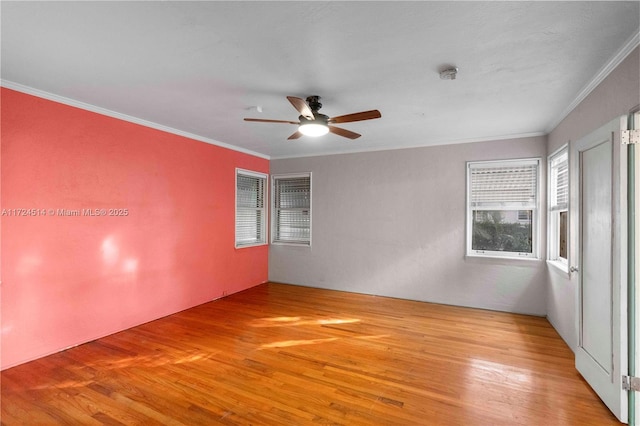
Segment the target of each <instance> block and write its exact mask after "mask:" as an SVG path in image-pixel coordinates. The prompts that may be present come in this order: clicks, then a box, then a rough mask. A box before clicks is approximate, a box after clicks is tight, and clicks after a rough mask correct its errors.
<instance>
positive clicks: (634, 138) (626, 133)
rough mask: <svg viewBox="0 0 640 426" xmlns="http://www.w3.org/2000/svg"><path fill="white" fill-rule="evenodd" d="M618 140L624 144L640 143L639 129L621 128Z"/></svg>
mask: <svg viewBox="0 0 640 426" xmlns="http://www.w3.org/2000/svg"><path fill="white" fill-rule="evenodd" d="M620 140H621V141H622V143H623V144H624V145H633V144H637V143H640V129H635V130H621V131H620Z"/></svg>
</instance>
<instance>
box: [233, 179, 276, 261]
mask: <svg viewBox="0 0 640 426" xmlns="http://www.w3.org/2000/svg"><path fill="white" fill-rule="evenodd" d="M240 175H241V176H244V177H250V178H256V179H262V180H263V184H262V185H263V186H262V188H263V201H262V207H255V208H254V207H239V206H238V176H240ZM268 188H269V175H268V174H266V173H262V172H256V171H253V170H246V169H241V168H236V173H235V217H234V225H235V227H234V244H235V248H236V249H240V248H247V247H257V246H264V245H267V244H269V240H268V235H267V224H268V210H269V208H268V206H269V191H268ZM240 208H244V209H247V210H252V209H255V210H256V211H261V212H262V215H261V220H260V222H261V223H260V229H261V232H260V236H259V238H256V240H255V241H254V242H250V243H239V242H238V211H239V209H240ZM256 216H257V215H256ZM256 223H257V219H256Z"/></svg>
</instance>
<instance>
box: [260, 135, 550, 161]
mask: <svg viewBox="0 0 640 426" xmlns="http://www.w3.org/2000/svg"><path fill="white" fill-rule="evenodd" d="M542 136H544V137H546V136H547V133H545V132H531V133H517V134H512V135H501V136H487V137H481V138H471V139H441V140H432V141H429V143H428V144H426V143H425V144H410V145H405V146H398V147H394V148H385V147H377V148H376V147H374V148H367V149H357V148H355V149H348V150H344V151H343V150H340V151H326V152H316V153H306V154H294V155H272V156H271V160H288V159H292V158H307V157H324V156H329V155H342V154H366V153H368V152H380V151H398V150H404V149H417V148H433V147H437V146H443V145H461V144H466V143H476V142H494V141H502V140H508V139H514V140H516V139H524V138H535V137H542Z"/></svg>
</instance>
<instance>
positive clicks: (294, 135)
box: [287, 132, 302, 140]
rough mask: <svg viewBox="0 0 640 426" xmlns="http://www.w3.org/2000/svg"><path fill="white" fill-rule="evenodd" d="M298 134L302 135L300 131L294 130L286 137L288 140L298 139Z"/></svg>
mask: <svg viewBox="0 0 640 426" xmlns="http://www.w3.org/2000/svg"><path fill="white" fill-rule="evenodd" d="M300 136H302V133H300V132H295V133H294V134H292V135H291V136H289V137H288V138H287V139H288V140H292V139H298V138H299V137H300Z"/></svg>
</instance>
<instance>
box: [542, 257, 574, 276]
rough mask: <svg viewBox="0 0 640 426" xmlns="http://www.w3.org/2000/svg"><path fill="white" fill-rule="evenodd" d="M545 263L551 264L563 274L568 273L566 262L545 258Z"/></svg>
mask: <svg viewBox="0 0 640 426" xmlns="http://www.w3.org/2000/svg"><path fill="white" fill-rule="evenodd" d="M547 265H551V266H553V267H554V268H555V269H557V270H558V271H560V272H564V273H565V274H567V275H569V264H568V263H566V262H560V261H558V260H547Z"/></svg>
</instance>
